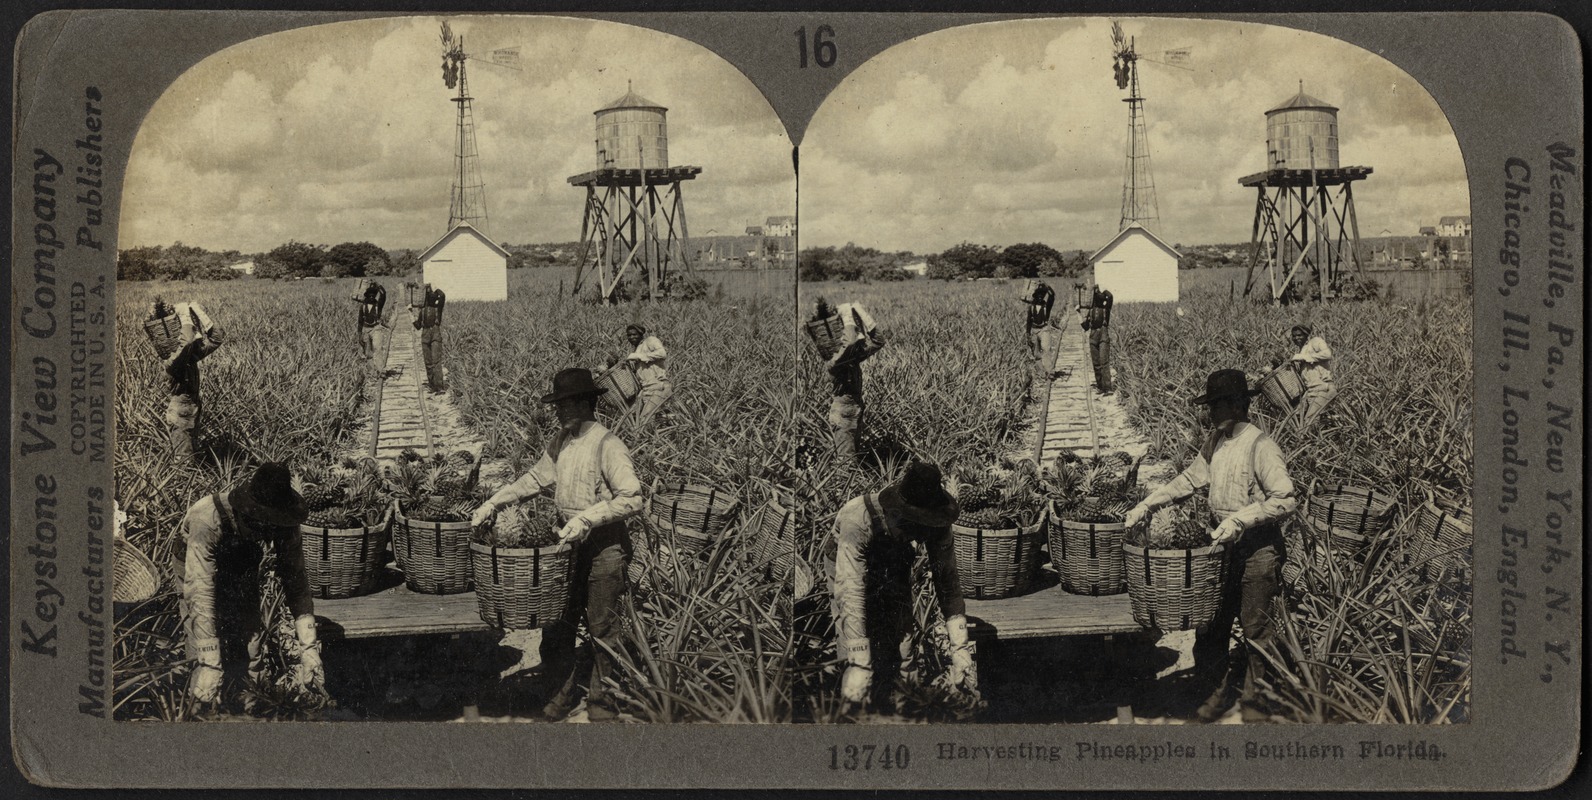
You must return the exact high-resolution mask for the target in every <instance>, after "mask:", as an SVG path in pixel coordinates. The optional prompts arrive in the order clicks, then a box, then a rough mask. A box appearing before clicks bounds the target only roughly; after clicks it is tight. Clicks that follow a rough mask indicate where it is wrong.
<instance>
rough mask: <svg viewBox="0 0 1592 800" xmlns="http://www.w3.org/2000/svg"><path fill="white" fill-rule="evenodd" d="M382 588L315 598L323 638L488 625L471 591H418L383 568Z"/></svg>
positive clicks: (480, 628) (437, 631)
mask: <svg viewBox="0 0 1592 800" xmlns="http://www.w3.org/2000/svg"><path fill="white" fill-rule="evenodd" d="M381 585H382V586H384V587H386V588H383V589H382V590H380V591H378V592H376V593H374V594H368V595H363V596H361V597H349V598H346V599H343V600H322V599H320V598H316V600H315V617H316V621H317V623H318V624H319V627H320V638H321V639H322V640H324V641H335V640H338V639H369V638H375V637H380V636H423V635H428V634H451V633H463V632H466V631H485V630H490V626H488V625H487V624H486V623H485V622H482V621H481V615H480V612H479V611H478V610H477V607H476V599H475V592H464V593H462V594H448V595H437V594H420V593H418V592H412V591H410V590H409V587H407V586H405V585H404V583H403V577H402V576H401V575H399V574H398V571H397V570H394V569H391V568H388V569H386V570H384V571H383V575H382V581H381Z"/></svg>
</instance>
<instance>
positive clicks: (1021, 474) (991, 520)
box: [956, 461, 1043, 530]
mask: <svg viewBox="0 0 1592 800" xmlns="http://www.w3.org/2000/svg"><path fill="white" fill-rule="evenodd" d="M969 477H970V479H969V480H967V481H964V482H963V483H962V485H961V487H960V489H959V490H958V492H957V504H958V505H959V506H960V507H961V515H960V516H958V517H957V520H956V524H958V525H961V526H963V527H967V528H984V529H986V530H989V529H996V530H1004V529H1008V528H1019V527H1025V526H1028V525H1032V524H1034V523H1035V522H1037V521H1038V517H1039V514H1040V512H1041V510H1042V508H1043V503H1042V500H1041V498H1040V497H1039V493H1038V491H1037V486H1038V482H1039V478H1038V474H1037V472H1036V470H1035V468H1034V466H1033V462H1031V461H1023V462H1019V463H1018V464H1015V465H1013V467H1012V469H1011V470H1010V471H1008V472H1006V473H1005V474H1004V475H1002V474H1001V473H999V472H997V471H995V470H984V471H982V472H979V473H976V474H974V475H972V476H969Z"/></svg>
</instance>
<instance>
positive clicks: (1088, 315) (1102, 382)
mask: <svg viewBox="0 0 1592 800" xmlns="http://www.w3.org/2000/svg"><path fill="white" fill-rule="evenodd" d="M1113 303H1115V299H1114V298H1113V297H1112V296H1111V292H1110V290H1107V289H1102V288H1100V284H1098V283H1097V284H1094V287H1093V288H1092V289H1091V290H1090V292H1089V305H1087V306H1078V313H1080V314H1082V315H1083V320H1082V322H1081V323H1080V324H1082V325H1083V329H1084V330H1086V331H1088V332H1089V361H1090V363H1092V364H1094V374H1095V388H1096V389H1098V390H1099V391H1100V393H1101V394H1111V393H1112V392H1114V391H1116V389H1115V387H1114V386H1113V385H1112V383H1111V306H1112V304H1113Z"/></svg>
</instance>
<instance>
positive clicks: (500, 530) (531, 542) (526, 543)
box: [470, 497, 563, 548]
mask: <svg viewBox="0 0 1592 800" xmlns="http://www.w3.org/2000/svg"><path fill="white" fill-rule="evenodd" d="M561 527H563V526H562V525H561V524H560V523H559V517H558V508H557V506H555V505H554V504H553V501H552V500H550V499H548V498H545V497H536V498H533V499H531V500H529V501H527V502H524V503H520V504H519V505H516V506H511V507H509V508H505V509H503V510H502V511H500V512H498V515H497V518H496V519H495V520H493V522H492V524H490V525H482V526H481V527H479V528H476V529H475V530H474V531H473V532H472V533H471V534H470V541H472V542H476V543H478V544H484V545H497V546H498V547H508V548H540V547H552V546H553V545H555V544H558V531H559V529H560V528H561Z"/></svg>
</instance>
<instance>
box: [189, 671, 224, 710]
mask: <svg viewBox="0 0 1592 800" xmlns="http://www.w3.org/2000/svg"><path fill="white" fill-rule="evenodd" d="M188 696H189V697H192V698H193V699H194V700H196V701H198V702H200V703H216V702H218V701H220V700H221V668H220V667H218V666H216V665H214V664H200V665H199V666H197V667H195V668H194V671H193V674H192V675H189V676H188Z"/></svg>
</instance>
